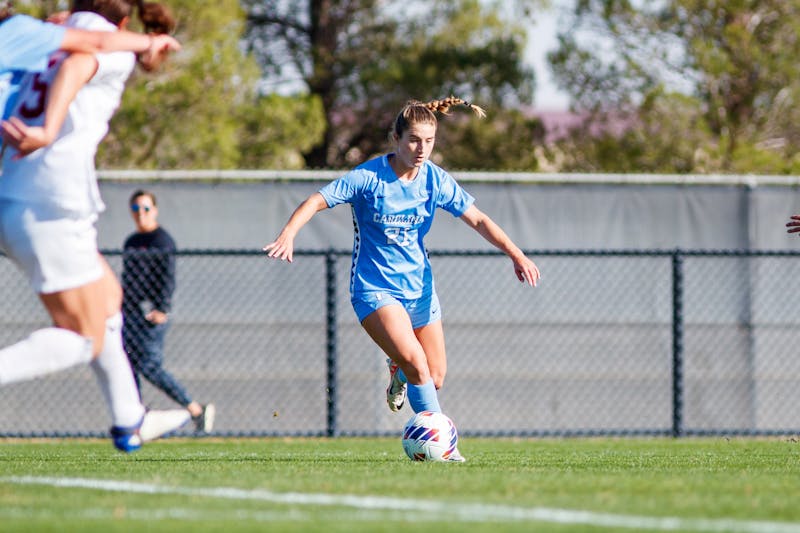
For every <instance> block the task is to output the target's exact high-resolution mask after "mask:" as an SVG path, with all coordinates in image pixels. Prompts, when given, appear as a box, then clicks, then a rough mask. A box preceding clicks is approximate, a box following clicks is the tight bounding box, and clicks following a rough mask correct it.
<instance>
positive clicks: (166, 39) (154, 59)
mask: <svg viewBox="0 0 800 533" xmlns="http://www.w3.org/2000/svg"><path fill="white" fill-rule="evenodd" d="M180 49H181V44H180V43H179V42H178V41H177V40H175V38H174V37H172V36H170V35H166V34H159V35H156V34H151V35H150V48H148V49H147V50H146V51H144V52H142V53H140V54H139V56H138V59H139V64H140V65H141V66H142V68H143V69H145V70H146V71H148V72H152V71H154V70H156V69H157V68H158V67H160V66H161V64H162V63H163V62H164V61H165V60H166V59H167V55H168V54H169V53H170V52H177V51H178V50H180Z"/></svg>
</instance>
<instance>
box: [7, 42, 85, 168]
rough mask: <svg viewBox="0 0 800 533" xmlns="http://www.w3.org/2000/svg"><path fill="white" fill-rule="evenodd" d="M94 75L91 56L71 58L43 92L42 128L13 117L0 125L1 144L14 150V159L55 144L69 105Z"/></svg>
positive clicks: (75, 55)
mask: <svg viewBox="0 0 800 533" xmlns="http://www.w3.org/2000/svg"><path fill="white" fill-rule="evenodd" d="M96 71H97V59H96V58H95V57H94V55H92V54H71V55H70V56H69V57H67V58H66V59H65V60H64V62H63V63H62V64H61V66H60V67H59V69H58V74H57V75H56V79H55V80H54V81H53V85H52V86H51V87H50V88H49V89H48V91H47V96H46V98H47V105H46V106H45V108H44V113H45V119H44V120H45V122H44V126H28V125H26V124H25V123H24V122H23V121H21V120H20V119H18V118H17V117H11V118H10V119H9V120H8V121H7V122H3V124H2V134H3V140H4V141H5V142H6V143H8V144H9V145H10V146H12V147H14V148H16V149H17V151H18V152H19V153H18V154H17V155H16V156H15V157H17V158H19V157H24V156H26V155H28V154H30V153H31V152H34V151H35V150H38V149H39V148H42V147H43V146H47V145H48V144H50V143H51V142H53V140H55V138H56V136H57V135H58V132H59V131H61V126H62V125H63V124H64V119H65V118H66V116H67V110H68V109H69V104H70V103H71V102H72V99H73V98H75V95H76V94H78V91H79V90H80V89H81V87H83V86H84V85H85V84H86V82H88V81H89V80H90V79H91V78H92V76H94V73H95V72H96Z"/></svg>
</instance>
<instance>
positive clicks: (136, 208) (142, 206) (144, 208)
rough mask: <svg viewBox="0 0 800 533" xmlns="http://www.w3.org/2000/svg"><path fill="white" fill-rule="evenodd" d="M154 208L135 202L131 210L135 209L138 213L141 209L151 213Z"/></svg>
mask: <svg viewBox="0 0 800 533" xmlns="http://www.w3.org/2000/svg"><path fill="white" fill-rule="evenodd" d="M152 210H153V208H152V207H150V206H149V205H137V204H133V205H132V206H131V211H133V212H134V213H138V212H139V211H144V212H145V213H149V212H150V211H152Z"/></svg>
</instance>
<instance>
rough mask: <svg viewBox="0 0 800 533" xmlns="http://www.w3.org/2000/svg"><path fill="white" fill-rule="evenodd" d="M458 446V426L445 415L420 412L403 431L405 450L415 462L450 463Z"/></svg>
mask: <svg viewBox="0 0 800 533" xmlns="http://www.w3.org/2000/svg"><path fill="white" fill-rule="evenodd" d="M457 444H458V431H456V426H455V424H453V421H452V420H450V418H448V417H447V415H445V414H443V413H434V412H432V411H420V412H419V413H417V414H415V415H414V416H412V417H411V419H410V420H409V421H408V422H406V426H405V428H404V429H403V449H404V450H405V452H406V455H408V456H409V457H410V458H411V459H413V460H414V461H448V460H449V458H450V456H451V455H453V454H454V453H456V445H457Z"/></svg>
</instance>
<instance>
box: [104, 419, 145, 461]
mask: <svg viewBox="0 0 800 533" xmlns="http://www.w3.org/2000/svg"><path fill="white" fill-rule="evenodd" d="M142 420H144V418H142ZM140 427H142V422H139V423H138V424H137V425H136V426H134V427H127V428H125V427H120V426H113V427H112V428H111V441H112V442H113V443H114V447H115V448H116V449H118V450H119V451H121V452H125V453H131V452H135V451H136V450H138V449H139V448H141V447H142V437H141V436H140V435H139V428H140Z"/></svg>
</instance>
